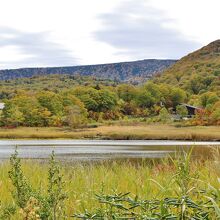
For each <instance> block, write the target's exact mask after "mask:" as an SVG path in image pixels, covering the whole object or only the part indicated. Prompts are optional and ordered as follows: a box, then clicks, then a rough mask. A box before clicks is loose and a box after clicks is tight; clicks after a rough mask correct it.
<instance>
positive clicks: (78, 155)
mask: <svg viewBox="0 0 220 220" xmlns="http://www.w3.org/2000/svg"><path fill="white" fill-rule="evenodd" d="M210 146H212V147H214V146H220V142H192V141H165V140H164V141H157V140H149V141H142V140H133V141H132V140H128V141H127V140H120V141H119V140H1V141H0V160H1V161H2V160H6V159H8V158H9V157H10V155H11V154H12V153H14V151H15V149H16V148H17V150H18V152H19V157H21V158H25V159H37V160H46V159H47V158H49V156H50V155H51V153H52V151H54V152H55V154H56V158H58V159H59V160H62V161H67V162H69V161H103V160H118V159H137V160H141V159H146V158H148V159H154V158H163V157H166V156H167V155H176V153H177V152H180V151H182V150H189V149H190V147H193V156H194V157H209V156H210V155H211V152H212V148H211V147H210Z"/></svg>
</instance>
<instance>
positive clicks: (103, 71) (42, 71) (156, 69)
mask: <svg viewBox="0 0 220 220" xmlns="http://www.w3.org/2000/svg"><path fill="white" fill-rule="evenodd" d="M175 62H176V60H156V59H147V60H140V61H133V62H121V63H112V64H99V65H86V66H68V67H48V68H21V69H7V70H0V80H9V79H16V78H24V77H25V78H27V77H33V76H37V75H48V74H68V75H82V76H94V77H98V78H102V79H111V80H119V81H124V82H136V83H138V82H142V81H143V80H146V79H149V78H151V77H152V76H153V75H154V74H158V73H161V72H163V71H164V70H165V69H167V68H168V67H170V66H172V65H173V64H174V63H175Z"/></svg>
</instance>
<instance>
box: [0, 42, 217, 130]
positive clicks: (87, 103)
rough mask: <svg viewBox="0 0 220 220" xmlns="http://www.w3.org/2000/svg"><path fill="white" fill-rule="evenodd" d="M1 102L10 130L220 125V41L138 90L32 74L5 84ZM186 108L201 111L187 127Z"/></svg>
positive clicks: (118, 84) (93, 79)
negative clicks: (107, 124) (134, 123)
mask: <svg viewBox="0 0 220 220" xmlns="http://www.w3.org/2000/svg"><path fill="white" fill-rule="evenodd" d="M103 68H104V67H103ZM106 71H107V74H106V75H108V74H109V72H108V70H106ZM24 75H25V73H24ZM0 99H1V101H2V102H4V103H5V108H4V109H3V111H2V114H1V118H0V122H1V125H2V126H9V127H10V126H12V127H14V126H38V127H40V126H70V127H73V128H76V127H83V126H85V125H87V124H88V123H94V122H103V121H107V120H127V119H138V120H141V121H145V122H148V123H155V122H159V123H169V122H171V121H173V120H174V117H173V115H174V114H176V115H178V116H180V119H181V120H182V121H181V124H182V125H183V124H184V125H190V126H191V125H220V41H215V42H213V43H211V44H209V45H208V46H206V47H204V48H202V49H200V50H198V51H196V52H194V53H192V54H189V55H188V56H186V57H184V58H182V59H181V60H180V61H178V62H177V63H176V64H174V65H173V67H171V68H170V69H168V70H167V71H165V73H164V74H161V75H159V76H156V77H155V78H153V79H152V80H147V78H143V79H142V82H141V84H138V85H132V84H130V83H125V82H123V83H122V82H120V80H115V79H113V80H111V78H110V77H109V79H103V78H100V77H98V76H82V75H80V74H76V75H71V74H50V75H34V76H32V77H30V78H19V79H11V80H10V79H7V80H4V81H3V80H2V81H1V82H0ZM182 103H188V104H190V105H194V106H197V107H199V108H197V109H199V110H197V112H196V115H195V116H194V117H193V118H192V119H190V120H187V121H185V122H184V120H183V119H184V117H186V116H188V110H187V109H186V107H185V106H184V105H182Z"/></svg>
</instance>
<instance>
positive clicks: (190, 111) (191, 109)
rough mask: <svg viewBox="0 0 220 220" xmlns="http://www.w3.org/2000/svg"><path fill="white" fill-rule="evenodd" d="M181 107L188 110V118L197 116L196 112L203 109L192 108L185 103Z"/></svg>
mask: <svg viewBox="0 0 220 220" xmlns="http://www.w3.org/2000/svg"><path fill="white" fill-rule="evenodd" d="M180 105H181V106H185V107H186V108H187V111H188V117H192V116H193V115H195V114H196V111H198V110H201V109H202V108H199V107H196V106H192V105H188V104H185V103H181V104H180Z"/></svg>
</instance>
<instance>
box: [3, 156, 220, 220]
mask: <svg viewBox="0 0 220 220" xmlns="http://www.w3.org/2000/svg"><path fill="white" fill-rule="evenodd" d="M216 158H217V157H216ZM217 159H219V158H217ZM181 166H182V165H180V166H175V163H174V164H173V163H172V162H171V161H169V160H168V159H165V160H164V161H160V162H159V163H158V162H157V163H156V162H155V163H149V162H146V161H145V162H144V161H143V162H141V163H139V164H133V163H131V162H126V163H116V162H113V163H103V164H93V165H88V164H87V165H82V164H78V165H76V164H75V165H72V166H65V165H63V166H62V169H61V171H62V174H63V178H64V180H65V184H64V191H65V192H67V195H68V198H67V199H66V201H65V206H64V207H65V208H64V209H65V213H66V215H67V216H68V217H67V219H71V218H70V216H71V215H73V214H74V213H82V212H85V209H87V210H91V211H94V210H95V209H96V208H97V207H99V203H98V202H97V200H96V199H95V194H97V193H105V194H115V193H120V192H123V193H125V192H130V195H129V196H130V197H131V198H135V197H136V196H137V197H138V198H139V199H152V198H153V199H155V198H156V199H163V198H169V197H172V198H182V197H181V196H183V193H186V194H187V195H188V196H189V197H190V198H191V199H193V200H196V201H199V202H200V203H201V202H202V201H203V200H206V199H207V198H206V197H207V196H213V193H214V192H215V191H214V189H216V190H218V189H219V190H220V181H218V177H219V176H220V170H219V167H220V163H219V162H218V161H215V162H214V160H211V161H210V160H207V161H199V160H198V161H196V160H193V162H191V165H189V166H188V165H187V166H185V165H184V167H181ZM47 169H48V165H45V164H39V163H36V162H30V161H29V162H23V163H22V170H23V172H24V175H25V176H26V178H27V179H28V180H29V181H30V183H31V184H32V186H33V188H34V189H39V192H40V193H43V194H46V193H47V184H48V173H47ZM180 169H182V171H181V172H180ZM9 170H10V166H9V163H8V162H6V163H3V164H1V165H0V200H1V206H0V213H1V211H2V210H3V209H4V207H7V205H8V204H13V201H14V200H13V199H12V193H11V192H12V191H13V190H14V187H13V186H12V183H11V181H9V178H8V171H9ZM33 171H34V173H33ZM33 174H34V175H33ZM178 181H179V182H178ZM182 184H183V185H182ZM184 187H186V189H185V188H184ZM188 189H190V190H188ZM185 190H186V191H187V192H185ZM200 190H203V193H200ZM204 192H205V193H204ZM218 193H219V195H217V197H216V204H217V206H216V207H219V206H220V191H218ZM218 196H219V197H218ZM102 207H103V206H102ZM19 210H20V209H19V208H18V209H17V211H16V213H15V215H13V217H10V219H17V220H18V219H24V218H22V217H21V212H20V211H19ZM213 210H214V209H213ZM213 212H214V211H213ZM214 216H215V217H214ZM27 219H29V218H27ZM30 219H31V218H30ZM33 219H35V218H33ZM36 219H37V218H36ZM61 219H63V218H61ZM158 219H160V218H158ZM164 219H165V218H164ZM178 219H181V218H178ZM184 219H188V218H184ZM190 219H191V218H190ZM206 219H212V220H215V219H216V220H217V219H218V218H216V215H214V214H212V217H211V218H206Z"/></svg>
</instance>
